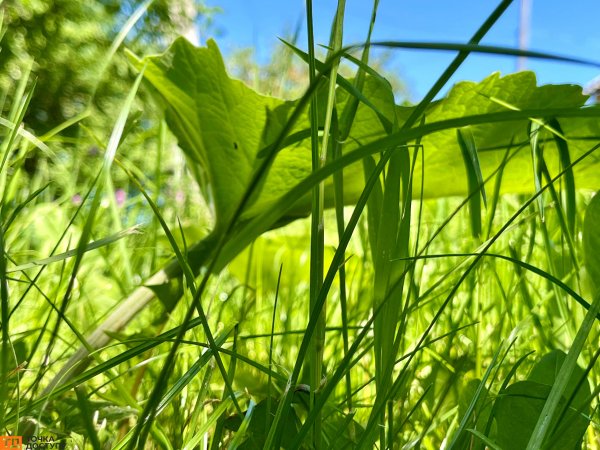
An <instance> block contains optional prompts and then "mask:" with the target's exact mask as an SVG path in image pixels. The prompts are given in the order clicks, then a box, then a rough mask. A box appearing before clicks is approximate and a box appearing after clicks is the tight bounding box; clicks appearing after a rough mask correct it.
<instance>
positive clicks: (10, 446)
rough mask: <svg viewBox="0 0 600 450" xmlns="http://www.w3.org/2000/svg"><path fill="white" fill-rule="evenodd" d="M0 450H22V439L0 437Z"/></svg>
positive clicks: (20, 437)
mask: <svg viewBox="0 0 600 450" xmlns="http://www.w3.org/2000/svg"><path fill="white" fill-rule="evenodd" d="M0 450H23V437H22V436H0Z"/></svg>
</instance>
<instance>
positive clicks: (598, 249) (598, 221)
mask: <svg viewBox="0 0 600 450" xmlns="http://www.w3.org/2000/svg"><path fill="white" fill-rule="evenodd" d="M583 250H584V252H585V268H586V270H587V272H588V274H589V275H590V278H591V280H592V284H593V287H594V292H596V293H597V292H598V290H599V289H600V195H598V194H597V193H596V195H595V196H594V198H593V199H592V201H591V202H590V204H589V205H588V207H587V209H586V210H585V220H584V222H583ZM596 295H597V294H596Z"/></svg>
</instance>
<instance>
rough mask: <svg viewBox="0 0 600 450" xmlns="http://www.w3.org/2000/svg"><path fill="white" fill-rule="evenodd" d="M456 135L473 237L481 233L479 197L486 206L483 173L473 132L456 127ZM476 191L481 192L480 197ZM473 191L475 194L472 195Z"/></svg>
mask: <svg viewBox="0 0 600 450" xmlns="http://www.w3.org/2000/svg"><path fill="white" fill-rule="evenodd" d="M456 136H457V140H458V144H459V147H460V150H461V154H462V157H463V162H464V164H465V170H466V172H467V181H468V186H469V196H470V197H469V198H470V199H469V217H470V219H471V233H472V234H473V237H479V236H480V235H481V198H483V203H484V205H485V206H487V199H486V195H485V186H484V184H483V175H482V174H481V167H480V165H479V157H478V156H477V155H478V154H477V147H476V145H475V139H474V138H473V133H472V132H471V130H469V129H468V128H462V129H461V128H457V130H456ZM477 192H481V198H480V196H479V194H477ZM473 193H475V195H472V194H473Z"/></svg>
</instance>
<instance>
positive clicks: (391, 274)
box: [0, 0, 600, 450]
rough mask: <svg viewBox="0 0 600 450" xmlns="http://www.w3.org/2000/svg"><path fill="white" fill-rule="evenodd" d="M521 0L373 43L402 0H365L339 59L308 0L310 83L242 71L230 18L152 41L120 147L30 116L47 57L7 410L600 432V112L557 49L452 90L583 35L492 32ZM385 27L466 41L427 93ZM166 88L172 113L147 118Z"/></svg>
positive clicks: (17, 426)
mask: <svg viewBox="0 0 600 450" xmlns="http://www.w3.org/2000/svg"><path fill="white" fill-rule="evenodd" d="M510 3H511V2H510V1H506V0H505V1H502V2H500V3H499V5H498V6H497V8H496V9H495V10H494V11H493V12H491V14H490V17H489V18H488V19H487V20H486V21H485V23H483V24H482V26H481V27H480V29H479V30H477V31H476V33H475V34H474V35H473V37H472V39H471V40H470V41H469V42H468V43H466V44H446V43H440V44H424V43H418V44H411V43H403V42H386V43H372V42H371V39H370V36H371V32H372V29H373V27H374V26H375V17H376V10H377V2H375V4H374V7H373V19H372V22H371V27H370V29H369V30H367V38H366V40H365V42H364V43H363V44H361V45H357V46H354V47H352V48H347V47H344V40H343V24H344V20H343V18H344V11H345V2H344V1H339V2H338V8H337V12H336V17H335V20H334V23H333V25H332V30H331V41H330V42H329V43H328V47H327V55H326V57H325V60H324V61H319V60H318V58H317V56H316V54H317V53H316V52H315V48H316V43H315V42H314V38H313V30H312V23H313V21H312V2H311V1H310V0H308V1H307V17H306V19H307V24H308V36H309V40H308V52H306V53H305V52H303V51H302V50H300V49H299V48H298V47H297V46H296V44H297V43H295V42H292V43H286V44H285V45H287V46H288V48H289V49H291V51H292V52H293V53H294V54H295V55H296V56H298V57H299V58H300V59H301V60H304V61H305V62H306V63H307V67H308V73H309V78H310V80H309V86H308V87H307V89H306V91H305V94H304V95H303V96H302V97H300V98H299V99H298V100H295V101H286V102H284V101H282V100H279V99H276V98H273V97H263V96H260V95H258V94H256V93H254V92H253V91H251V90H250V89H249V88H247V87H245V86H244V85H242V84H241V83H239V82H236V81H232V80H231V79H230V78H229V77H227V75H226V74H225V71H224V67H223V62H222V60H221V59H220V54H219V53H218V49H217V47H216V44H214V43H209V45H208V48H203V49H194V48H193V47H192V46H191V45H190V44H189V43H186V42H185V41H183V40H178V41H176V42H175V43H174V44H173V46H172V47H171V49H169V50H168V51H167V53H165V54H164V55H159V56H150V57H145V56H146V55H139V56H133V55H130V61H131V63H132V66H133V67H135V68H136V69H137V70H138V73H139V75H138V78H137V80H136V82H135V83H134V84H133V85H132V86H131V89H130V91H129V93H128V95H127V97H126V100H125V101H124V102H123V104H122V106H121V109H120V111H118V112H116V113H115V118H114V119H115V122H114V127H113V129H112V130H110V133H108V132H107V136H96V135H95V134H93V132H92V131H91V130H90V129H86V127H85V122H82V123H80V124H79V125H80V131H81V133H83V134H84V135H85V133H88V134H87V135H85V139H84V140H82V141H81V142H89V139H90V138H93V139H94V140H95V141H96V143H97V146H96V147H93V148H90V147H89V146H87V145H84V144H81V143H79V144H78V143H77V141H75V143H74V144H73V143H66V142H64V141H62V140H61V139H60V133H61V131H62V130H63V128H64V127H62V126H61V127H59V128H57V129H56V130H53V131H51V132H49V133H47V134H46V135H44V136H34V135H33V134H31V133H30V132H28V131H27V127H26V126H25V127H23V126H21V124H22V119H23V117H24V114H25V111H26V110H27V105H28V101H29V99H30V98H31V93H32V92H33V89H35V82H34V80H33V79H29V78H28V76H26V75H27V74H24V76H23V78H22V79H21V80H20V82H19V84H18V85H16V86H14V87H13V89H14V92H12V93H11V95H10V96H8V97H10V98H13V99H15V100H14V102H13V103H12V104H10V105H5V107H4V108H3V111H5V113H4V114H3V116H2V117H1V118H0V119H1V122H0V124H1V125H2V127H1V133H2V134H1V136H2V140H1V144H0V156H1V166H0V186H1V190H0V193H1V196H2V197H1V203H0V208H1V227H0V249H1V250H2V253H1V258H0V279H1V286H0V288H1V289H0V301H1V323H2V330H1V331H2V343H1V344H2V346H1V353H0V427H1V428H2V434H5V435H9V434H14V435H22V436H24V437H25V439H27V438H28V437H31V436H52V437H54V438H55V439H58V440H60V441H62V442H66V443H67V445H68V446H70V447H67V448H93V449H101V448H115V449H133V448H162V449H197V448H203V449H204V448H206V449H209V448H210V449H217V448H225V447H227V448H245V449H254V448H269V449H270V448H289V449H291V448H317V449H336V448H339V449H343V448H359V449H365V448H406V449H409V448H426V449H438V448H446V449H484V448H493V449H504V450H512V449H521V448H523V449H528V450H533V449H541V448H552V449H566V448H589V449H596V448H598V442H599V436H600V431H599V429H598V420H597V414H596V408H597V405H598V392H599V390H598V385H599V381H600V380H599V374H598V370H597V369H596V368H595V363H596V360H597V358H598V356H599V354H600V352H599V351H598V346H597V345H596V344H595V343H596V342H598V338H599V331H600V329H599V328H598V326H597V325H596V320H597V318H598V317H600V314H599V308H600V302H599V300H598V295H597V292H598V291H597V290H598V284H597V283H598V280H600V261H599V259H598V256H597V255H599V254H600V253H599V252H600V235H599V234H598V233H599V231H598V230H600V212H599V208H600V205H599V203H598V202H599V200H598V197H593V198H592V193H593V190H594V189H597V188H598V187H599V186H600V178H599V177H598V173H599V172H598V163H597V147H598V146H599V145H600V128H599V127H598V125H597V124H598V118H599V117H600V111H599V109H598V108H597V107H591V106H590V107H585V106H583V105H584V102H585V97H583V96H582V95H581V91H580V89H578V88H574V87H570V86H549V87H544V88H537V87H536V86H535V80H534V77H533V75H532V74H518V75H512V76H511V77H512V78H511V77H506V78H500V77H499V76H498V75H492V76H491V77H489V78H488V79H486V80H484V81H483V82H481V83H464V84H460V85H459V86H457V87H455V88H454V89H453V90H452V91H451V92H450V94H449V95H448V96H447V97H446V98H445V99H442V100H440V101H434V99H435V98H436V97H437V96H438V94H439V93H440V92H441V90H442V89H443V88H444V87H445V85H446V83H447V81H448V79H449V78H450V77H451V76H452V74H453V73H454V72H455V71H456V69H457V68H458V67H459V66H460V64H461V63H462V62H463V61H464V60H465V59H466V58H467V57H468V56H469V54H470V53H472V52H487V53H495V54H501V55H522V56H529V57H542V58H549V59H550V58H553V59H563V60H568V58H562V57H556V56H553V55H542V54H538V53H533V52H519V51H515V50H511V49H504V48H497V47H485V46H481V45H480V41H481V39H482V38H483V37H484V36H485V34H486V33H487V31H488V30H489V29H490V28H491V27H492V26H493V25H494V23H495V22H496V20H497V19H498V18H499V17H500V16H501V15H502V14H503V13H504V11H505V10H506V8H507V7H508V6H509V5H510ZM129 26H133V24H130V25H129ZM375 46H376V47H384V48H392V49H393V48H398V47H411V46H412V47H417V48H426V49H427V48H428V49H437V50H440V49H442V50H447V51H453V52H454V53H455V54H456V57H455V59H454V60H453V62H452V63H451V64H450V65H449V66H448V68H447V69H446V71H445V72H444V73H443V74H442V75H441V76H440V78H439V80H438V82H436V83H435V85H434V86H432V88H431V90H430V91H429V93H428V94H427V95H426V96H425V97H424V99H423V100H422V101H421V102H420V103H418V104H417V105H415V106H411V107H408V106H406V107H404V106H403V107H401V106H397V105H395V104H394V103H393V93H392V90H391V88H390V87H389V84H388V83H386V81H385V80H384V79H383V78H382V77H381V76H380V75H379V74H378V73H377V72H375V71H374V70H373V69H372V66H371V65H369V64H370V62H369V61H370V55H369V52H370V51H371V48H372V47H375ZM342 58H343V59H344V60H345V61H346V63H350V64H353V67H354V68H355V75H354V76H353V77H352V78H347V77H344V76H342V75H339V73H338V69H339V64H340V60H341V59H342ZM570 62H571V63H573V64H575V63H586V64H593V63H590V62H586V61H574V60H570ZM345 70H347V69H345ZM344 73H346V72H344ZM532 80H533V81H532ZM532 82H533V84H532ZM142 83H144V84H142ZM188 83H191V84H188ZM211 83H213V84H211ZM503 83H504V84H503ZM192 85H195V86H196V87H197V91H194V90H192V89H191V88H190V86H192ZM281 85H285V83H281ZM203 86H208V87H206V90H204V91H203V90H202V89H203ZM511 86H512V88H511ZM217 88H218V89H217ZM139 89H149V92H151V93H152V95H153V96H154V99H155V101H154V102H153V103H151V102H149V103H148V104H147V105H144V109H145V110H153V111H155V112H154V113H153V114H147V113H146V114H145V115H142V116H140V117H141V119H142V120H140V121H138V122H136V121H135V120H132V117H133V116H135V114H134V111H133V110H134V109H135V106H134V105H135V98H136V95H137V93H138V91H139ZM523 91H524V92H525V94H523ZM473 93H475V94H473ZM470 95H471V96H470ZM5 97H6V96H5ZM518 102H521V103H518ZM457 105H458V106H457ZM459 107H462V110H463V112H462V113H456V114H455V113H452V111H454V110H453V109H452V108H459ZM236 108H239V109H236ZM459 109H460V108H459ZM156 111H158V112H156ZM449 111H450V112H449ZM66 125H67V124H65V126H66ZM69 125H70V124H69ZM175 142H178V144H179V147H180V148H181V150H183V153H184V154H185V156H186V161H187V166H186V167H187V169H186V170H185V171H181V161H180V156H179V155H180V153H179V152H180V151H181V150H180V149H178V148H175ZM225 145H227V148H226V147H225ZM32 154H36V155H38V156H39V166H38V168H37V170H36V171H35V172H34V173H33V174H28V173H27V172H26V171H25V167H24V165H25V162H26V160H27V157H28V155H32ZM83 161H85V164H93V167H85V168H84V167H82V164H83ZM82 172H85V173H94V174H95V176H94V177H92V178H91V179H90V178H88V177H80V176H78V174H80V173H82Z"/></svg>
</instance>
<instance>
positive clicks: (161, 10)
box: [0, 0, 214, 134]
mask: <svg viewBox="0 0 600 450" xmlns="http://www.w3.org/2000/svg"><path fill="white" fill-rule="evenodd" d="M141 4H142V2H140V1H135V0H125V1H120V0H100V1H82V0H76V1H73V0H5V1H4V2H2V4H1V8H2V13H3V28H4V30H3V31H4V36H3V38H2V51H1V52H0V89H2V92H3V94H4V96H5V97H6V98H5V101H4V105H8V104H10V103H11V98H10V97H11V91H12V89H11V88H12V87H13V86H14V85H15V84H16V83H17V82H18V81H19V80H20V79H21V78H22V76H23V75H24V74H25V73H24V72H26V70H27V69H26V68H27V67H28V66H29V65H30V64H31V65H32V67H31V72H32V75H33V76H32V79H35V80H36V88H35V92H34V95H33V98H32V99H31V102H30V105H29V107H28V109H27V114H26V117H25V123H26V124H27V126H29V127H31V128H32V129H33V130H34V131H36V132H37V133H38V134H40V133H45V132H47V131H49V130H50V129H52V128H54V127H56V126H57V125H59V124H61V123H63V122H64V121H65V120H67V119H70V118H72V117H73V116H74V115H76V114H78V113H81V112H82V111H83V110H84V109H85V108H86V107H88V105H89V106H90V107H91V108H93V110H95V112H96V111H97V112H99V113H100V114H92V115H91V116H92V117H94V118H96V119H101V118H102V117H107V116H108V117H111V118H112V112H113V111H114V108H115V102H116V101H118V100H119V99H121V98H123V96H124V95H125V93H126V92H127V90H128V87H129V86H130V85H131V82H132V79H133V76H134V75H133V72H132V71H131V70H130V67H129V64H128V62H127V59H126V57H125V55H124V53H123V51H118V52H117V53H116V54H115V55H114V57H113V59H112V61H110V64H109V65H108V67H107V72H106V73H105V74H102V73H100V71H101V69H102V68H103V67H104V64H105V63H108V61H106V55H107V52H108V50H109V48H110V46H111V44H112V42H113V40H114V39H115V37H116V36H117V34H118V33H119V31H120V30H121V28H122V27H123V25H124V23H125V22H126V21H127V20H128V18H129V17H130V15H131V14H132V13H133V12H134V11H135V10H136V8H138V7H139V6H140V5H141ZM213 13H214V9H213V8H210V7H207V6H206V5H205V4H204V2H202V1H200V0H187V1H185V2H170V1H168V0H156V1H154V2H152V3H151V4H150V6H149V8H148V11H147V12H146V14H144V16H143V17H142V19H140V20H139V21H138V23H137V24H136V26H135V27H134V28H133V29H132V30H131V31H130V33H129V34H128V38H127V39H126V41H125V46H126V47H127V48H129V49H131V50H132V51H134V52H139V53H142V54H147V53H152V52H157V51H160V50H162V49H164V48H165V47H166V46H167V45H168V44H169V43H170V42H171V40H172V39H173V38H174V37H175V36H177V35H179V34H186V32H187V31H188V30H189V29H190V28H192V27H196V26H197V27H198V29H199V30H207V29H208V28H209V27H210V24H211V19H212V17H213ZM72 132H73V131H72Z"/></svg>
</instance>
